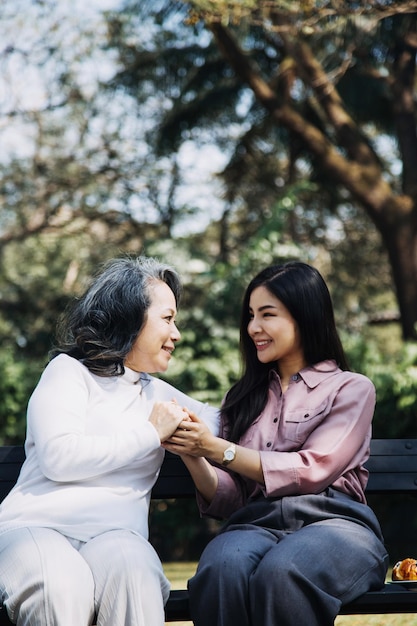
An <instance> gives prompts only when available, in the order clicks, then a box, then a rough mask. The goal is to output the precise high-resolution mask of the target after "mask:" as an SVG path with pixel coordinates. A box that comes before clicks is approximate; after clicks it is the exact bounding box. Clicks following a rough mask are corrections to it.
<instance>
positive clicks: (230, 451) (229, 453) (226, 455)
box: [222, 443, 236, 465]
mask: <svg viewBox="0 0 417 626" xmlns="http://www.w3.org/2000/svg"><path fill="white" fill-rule="evenodd" d="M235 456H236V444H234V443H231V444H230V446H229V447H228V448H226V450H225V451H224V452H223V461H222V465H229V463H231V461H233V460H234V458H235Z"/></svg>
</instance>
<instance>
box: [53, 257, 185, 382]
mask: <svg viewBox="0 0 417 626" xmlns="http://www.w3.org/2000/svg"><path fill="white" fill-rule="evenodd" d="M158 280H159V281H162V282H164V283H166V284H167V285H168V287H170V289H171V290H172V292H173V293H174V297H175V301H176V304H177V306H178V304H179V299H180V295H181V283H180V280H179V277H178V275H177V273H176V272H175V271H174V270H173V269H172V268H171V267H169V266H168V265H165V264H164V263H160V262H159V261H158V260H156V259H153V258H150V257H138V258H134V259H131V258H121V259H113V260H111V261H109V262H108V263H107V264H106V265H105V266H104V269H103V270H102V271H101V273H99V274H98V276H97V277H96V278H95V280H94V281H93V282H92V284H91V286H90V287H89V288H88V289H87V290H86V292H85V293H84V295H83V296H81V298H80V299H78V300H75V301H74V302H73V303H72V305H70V306H69V308H68V309H67V311H66V312H65V313H64V315H63V316H62V318H61V320H60V322H59V324H58V327H57V345H56V347H55V348H54V350H52V351H51V354H50V357H51V358H53V357H55V356H57V355H58V354H61V353H64V354H68V355H69V356H72V357H74V358H75V359H78V360H79V361H82V362H83V363H84V365H85V366H86V367H87V368H88V369H89V370H90V371H91V372H93V373H94V374H97V375H98V376H118V375H121V374H123V373H124V365H123V363H124V360H125V358H126V355H127V354H128V352H130V350H131V349H132V346H133V344H134V342H135V340H136V338H137V336H138V334H139V333H140V331H141V329H142V327H143V325H144V323H145V321H146V315H147V311H148V308H149V306H150V304H151V298H150V286H152V283H154V282H155V281H158Z"/></svg>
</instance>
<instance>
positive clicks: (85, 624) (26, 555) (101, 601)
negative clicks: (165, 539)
mask: <svg viewBox="0 0 417 626" xmlns="http://www.w3.org/2000/svg"><path fill="white" fill-rule="evenodd" d="M0 593H1V600H2V601H3V604H4V606H5V607H6V608H7V611H8V613H9V617H10V619H11V621H12V622H14V623H16V624H17V626H91V625H92V624H97V626H163V624H164V604H165V603H166V601H167V598H168V594H169V582H168V580H167V578H166V577H165V575H164V573H163V569H162V564H161V562H160V560H159V558H158V556H157V554H156V552H155V550H154V549H153V547H152V546H151V544H150V543H149V542H148V541H146V539H144V538H143V537H140V536H138V535H135V534H133V533H131V532H129V531H125V530H115V531H111V532H107V533H103V534H101V535H98V536H97V537H95V538H93V539H91V540H90V541H87V542H86V543H84V542H80V541H76V540H73V539H69V538H68V537H65V536H64V535H62V534H61V533H59V532H57V531H55V530H52V529H49V528H21V529H17V530H11V531H8V532H6V533H4V534H1V535H0ZM3 610H4V609H3Z"/></svg>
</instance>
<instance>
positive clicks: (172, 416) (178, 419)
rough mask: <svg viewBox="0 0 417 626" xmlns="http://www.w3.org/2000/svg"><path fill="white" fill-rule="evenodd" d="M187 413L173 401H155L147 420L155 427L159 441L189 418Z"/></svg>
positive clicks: (165, 438) (167, 437)
mask: <svg viewBox="0 0 417 626" xmlns="http://www.w3.org/2000/svg"><path fill="white" fill-rule="evenodd" d="M189 419H190V418H189V416H188V413H187V411H186V410H185V409H183V408H182V407H180V405H179V404H178V403H177V402H176V401H175V400H172V402H155V404H154V406H153V409H152V412H151V414H150V416H149V421H150V422H151V424H153V426H154V427H155V429H156V431H157V433H158V435H159V438H160V440H161V443H163V442H164V441H166V440H167V439H169V438H170V437H171V435H173V433H174V432H175V431H176V430H177V428H178V426H179V425H180V424H181V423H183V422H185V421H187V420H189Z"/></svg>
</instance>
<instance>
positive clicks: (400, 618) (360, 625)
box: [164, 562, 417, 626]
mask: <svg viewBox="0 0 417 626" xmlns="http://www.w3.org/2000/svg"><path fill="white" fill-rule="evenodd" d="M196 565H197V564H196V563H186V562H184V563H183V562H181V563H165V564H164V570H165V574H166V575H167V576H168V578H169V580H170V581H171V585H172V589H184V588H185V587H186V584H187V580H188V579H189V578H190V576H192V575H193V574H194V572H195V568H196ZM409 593H413V592H411V591H410V592H409ZM167 623H168V622H167ZM335 624H336V626H417V616H413V615H408V614H401V615H341V616H340V617H338V618H337V619H336V622H335ZM176 626H192V622H176Z"/></svg>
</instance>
